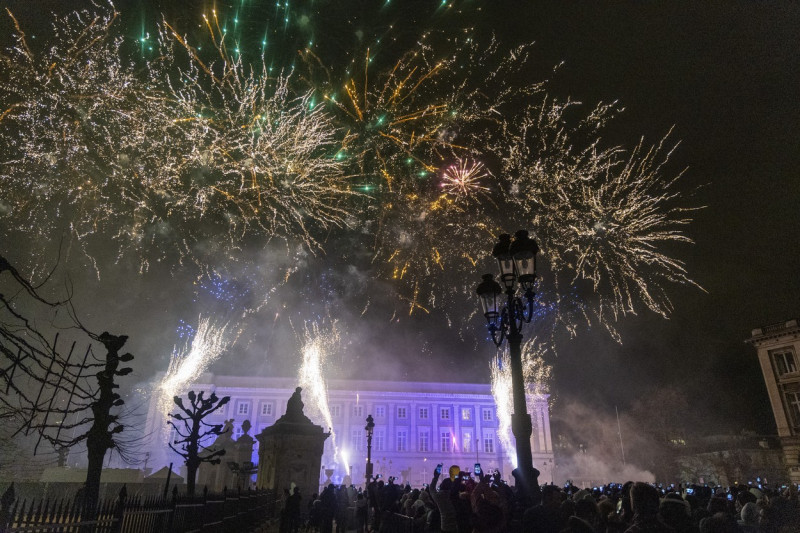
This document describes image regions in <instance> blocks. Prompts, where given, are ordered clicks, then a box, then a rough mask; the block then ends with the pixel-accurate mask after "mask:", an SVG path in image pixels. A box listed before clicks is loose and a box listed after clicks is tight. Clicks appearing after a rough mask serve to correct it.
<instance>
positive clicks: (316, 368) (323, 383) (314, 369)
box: [298, 323, 341, 458]
mask: <svg viewBox="0 0 800 533" xmlns="http://www.w3.org/2000/svg"><path fill="white" fill-rule="evenodd" d="M338 344H339V331H338V329H337V327H336V324H335V323H334V324H333V325H332V326H330V328H328V330H327V331H323V329H322V328H320V326H319V325H318V324H317V323H312V324H311V325H308V324H306V325H305V327H304V331H303V348H302V355H303V362H302V363H301V365H300V370H299V372H298V381H299V382H300V386H301V387H302V388H303V392H304V393H305V394H304V395H303V399H304V400H305V401H306V405H308V406H309V409H310V411H311V414H312V416H313V415H314V414H316V415H317V416H319V417H320V418H322V420H323V422H324V424H325V426H327V428H328V430H329V431H330V432H331V444H332V446H333V454H334V458H339V457H341V455H340V450H339V447H338V445H337V444H336V432H335V430H334V427H333V417H332V416H331V410H330V406H329V405H328V386H327V380H326V378H325V376H326V370H325V366H326V361H327V359H328V356H329V355H330V354H331V353H332V351H333V350H335V349H336V346H337V345H338ZM309 418H310V417H309Z"/></svg>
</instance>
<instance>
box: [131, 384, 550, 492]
mask: <svg viewBox="0 0 800 533" xmlns="http://www.w3.org/2000/svg"><path fill="white" fill-rule="evenodd" d="M296 385H297V381H296V380H295V379H287V378H262V377H240V376H216V375H213V374H204V375H203V376H201V380H200V381H198V382H197V383H195V384H193V385H192V386H190V389H191V390H195V391H200V390H205V391H209V392H210V391H215V392H216V394H217V396H220V397H222V396H230V398H231V399H230V402H229V403H228V404H227V405H226V406H225V407H224V409H222V410H220V411H219V412H218V413H215V415H214V418H213V419H211V420H209V422H212V423H217V424H222V423H223V422H224V421H225V420H230V419H233V420H234V435H233V438H234V439H236V438H238V437H239V436H240V435H241V431H242V430H241V423H242V422H244V421H245V420H249V421H250V423H251V424H252V426H253V428H252V430H251V432H250V433H251V435H256V434H258V433H260V432H261V431H262V430H263V429H264V428H265V427H268V426H270V425H272V424H274V423H275V421H276V420H277V419H278V418H280V416H281V415H283V414H284V412H285V411H286V402H287V400H288V399H289V397H290V396H291V394H292V392H293V391H294V388H295V386H296ZM327 386H328V400H329V408H330V413H331V419H332V422H333V428H332V429H333V430H334V433H335V439H336V442H335V445H336V446H337V447H338V448H339V450H340V455H339V456H338V457H335V456H334V442H333V439H332V438H329V439H327V441H326V444H325V452H324V455H323V458H322V465H323V468H322V471H321V472H320V481H321V482H322V481H325V480H326V478H327V476H326V474H325V473H324V471H325V470H326V469H328V470H330V469H332V470H333V473H332V474H331V481H332V482H334V483H343V482H347V481H348V480H346V479H345V478H346V477H347V476H348V474H349V476H350V478H351V480H352V483H353V484H359V485H360V484H362V483H363V479H364V474H365V466H366V457H367V443H366V432H365V430H364V426H365V424H366V417H367V415H372V416H373V418H374V420H375V430H374V434H373V440H372V462H373V464H374V470H373V472H374V473H375V474H381V475H382V477H383V478H384V479H387V478H388V477H389V476H394V477H396V478H397V479H398V480H401V481H403V480H404V481H407V482H409V483H411V484H412V485H413V486H421V485H422V484H423V483H430V480H431V477H432V476H433V471H434V468H435V467H436V464H437V463H444V465H445V471H447V468H448V467H449V466H450V465H453V464H455V465H459V466H460V467H461V468H462V469H466V470H472V468H473V465H474V463H476V462H480V463H481V465H482V467H483V469H484V470H493V469H495V468H497V469H499V470H500V471H501V472H502V473H503V476H504V478H506V479H510V478H511V470H512V469H513V461H514V458H515V451H514V450H513V449H504V448H503V445H502V443H501V439H500V435H499V434H498V427H499V423H498V419H497V412H496V407H495V402H494V398H493V397H492V393H491V388H490V386H489V385H488V384H470V383H428V382H394V381H355V380H329V381H328V383H327ZM187 390H188V389H187ZM303 402H304V403H305V414H306V416H308V417H309V418H311V420H312V421H313V422H314V423H315V424H318V425H321V426H323V428H325V429H326V430H328V429H329V428H328V427H327V424H325V423H324V419H323V417H321V416H319V413H318V412H316V411H315V409H314V407H313V406H312V405H311V401H310V398H309V397H308V395H307V394H305V393H304V394H303ZM529 410H530V413H531V418H532V421H533V434H532V436H531V448H532V450H533V463H534V466H536V468H538V469H539V470H540V471H541V477H540V480H541V481H542V482H544V481H545V480H550V479H551V477H552V472H550V470H549V468H552V465H553V447H552V443H551V437H550V415H549V410H548V403H547V397H546V396H544V395H543V396H539V397H535V398H531V399H530V406H529ZM156 413H157V411H156V406H155V403H153V404H151V406H150V413H149V416H148V421H147V425H148V431H149V432H150V433H152V434H155V431H156V430H157V429H158V424H163V423H164V422H163V418H161V417H159V416H157V414H156ZM511 442H513V437H512V440H511ZM152 448H153V449H152V450H151V457H153V458H154V461H153V463H152V464H153V465H158V466H160V464H159V463H160V462H163V463H164V464H165V465H166V464H169V463H170V462H174V463H175V464H176V465H179V464H181V459H180V458H179V457H178V456H177V454H174V453H172V452H171V451H170V450H166V452H164V450H163V447H161V448H160V449H156V448H159V446H158V445H155V444H154V445H153V446H152ZM159 455H160V457H159ZM343 458H345V459H343ZM253 462H254V463H255V462H257V448H256V449H255V450H254V452H253ZM224 465H225V460H224V459H223V461H222V465H221V466H224Z"/></svg>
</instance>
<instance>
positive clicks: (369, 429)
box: [364, 415, 375, 487]
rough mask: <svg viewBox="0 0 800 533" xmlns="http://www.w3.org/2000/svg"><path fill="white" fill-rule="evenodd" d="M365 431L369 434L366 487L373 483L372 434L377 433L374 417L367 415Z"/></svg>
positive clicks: (365, 475)
mask: <svg viewBox="0 0 800 533" xmlns="http://www.w3.org/2000/svg"><path fill="white" fill-rule="evenodd" d="M364 430H365V431H366V432H367V469H366V473H365V474H364V477H365V478H366V480H367V482H366V484H365V485H364V486H365V487H366V486H368V485H369V482H370V481H372V433H373V432H374V431H375V420H374V419H373V418H372V415H367V425H366V426H364Z"/></svg>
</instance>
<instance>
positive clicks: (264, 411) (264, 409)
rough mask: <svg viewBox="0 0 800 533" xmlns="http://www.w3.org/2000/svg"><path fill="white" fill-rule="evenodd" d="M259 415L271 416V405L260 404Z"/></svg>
mask: <svg viewBox="0 0 800 533" xmlns="http://www.w3.org/2000/svg"><path fill="white" fill-rule="evenodd" d="M261 415H262V416H272V404H271V403H262V404H261Z"/></svg>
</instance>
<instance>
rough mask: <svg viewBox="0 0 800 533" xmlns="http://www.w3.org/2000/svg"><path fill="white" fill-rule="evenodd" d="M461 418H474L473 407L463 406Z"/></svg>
mask: <svg viewBox="0 0 800 533" xmlns="http://www.w3.org/2000/svg"><path fill="white" fill-rule="evenodd" d="M461 420H472V409H470V408H469V407H462V408H461Z"/></svg>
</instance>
